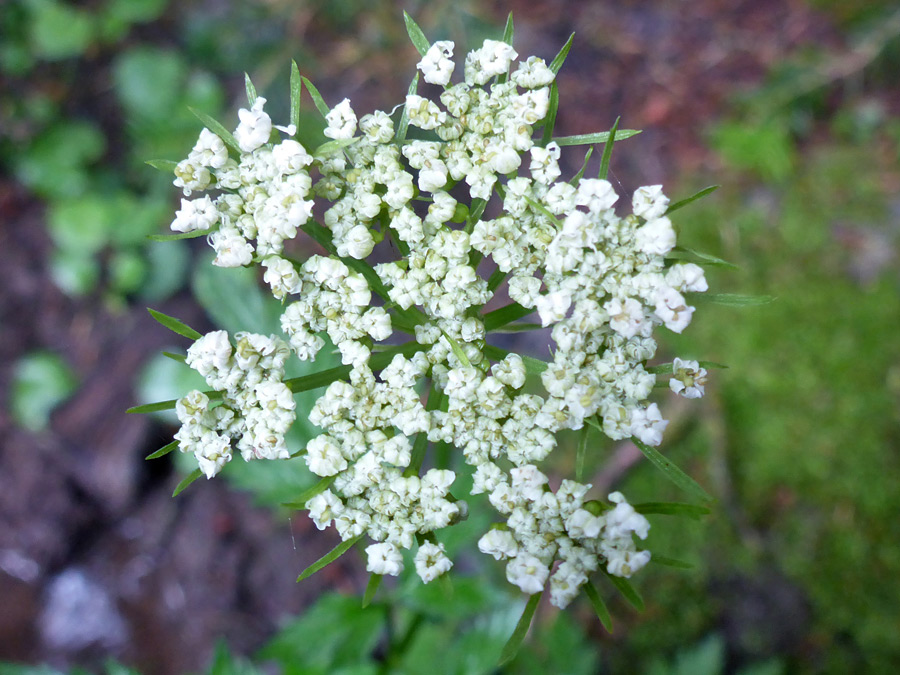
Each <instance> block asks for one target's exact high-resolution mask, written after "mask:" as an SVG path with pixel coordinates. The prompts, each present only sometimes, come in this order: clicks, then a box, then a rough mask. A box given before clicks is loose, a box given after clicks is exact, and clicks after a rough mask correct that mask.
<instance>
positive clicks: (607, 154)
mask: <svg viewBox="0 0 900 675" xmlns="http://www.w3.org/2000/svg"><path fill="white" fill-rule="evenodd" d="M620 119H621V118H620V117H617V118H616V121H615V123H614V124H613V125H612V129H610V130H609V138H607V139H606V145H604V146H603V155H602V156H601V157H600V173H599V174H598V175H597V178H601V179H603V180H606V176H607V175H608V174H609V162H610V160H611V159H612V150H613V144H614V143H615V142H616V140H617V139H616V132H617V131H618V130H619V120H620Z"/></svg>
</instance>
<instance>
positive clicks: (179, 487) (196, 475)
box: [172, 468, 203, 497]
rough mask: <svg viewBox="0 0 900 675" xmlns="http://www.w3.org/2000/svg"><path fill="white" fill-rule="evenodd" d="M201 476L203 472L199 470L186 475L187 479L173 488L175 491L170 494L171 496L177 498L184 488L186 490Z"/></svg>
mask: <svg viewBox="0 0 900 675" xmlns="http://www.w3.org/2000/svg"><path fill="white" fill-rule="evenodd" d="M202 475H203V472H202V471H201V470H200V469H199V468H197V469H194V470H193V471H191V472H190V473H189V474H188V475H187V477H186V478H185V479H184V480H183V481H181V482H180V483H179V484H178V485H177V486H176V487H175V491H174V492H173V493H172V496H173V497H177V496H178V495H180V494H181V493H182V492H184V490H185V488H187V486H188V485H190V484H191V483H193V482H194V481H195V480H197V479H198V478H200V476H202Z"/></svg>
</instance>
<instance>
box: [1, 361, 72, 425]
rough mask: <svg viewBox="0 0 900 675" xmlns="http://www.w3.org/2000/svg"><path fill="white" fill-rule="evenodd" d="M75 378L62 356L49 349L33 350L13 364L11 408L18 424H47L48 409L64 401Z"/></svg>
mask: <svg viewBox="0 0 900 675" xmlns="http://www.w3.org/2000/svg"><path fill="white" fill-rule="evenodd" d="M77 384H78V380H77V378H76V377H75V373H74V372H73V371H72V369H71V368H70V367H69V366H68V365H67V364H66V362H65V361H63V359H62V357H60V356H59V355H58V354H54V353H52V352H32V353H30V354H28V355H26V356H24V357H23V358H22V359H20V360H19V361H18V362H17V363H16V365H15V368H14V372H13V377H12V384H11V388H10V398H11V400H10V412H11V413H12V417H13V419H14V420H15V421H16V423H17V424H19V425H21V426H23V427H25V428H26V429H30V430H32V431H40V430H41V429H44V428H46V426H47V424H48V423H49V421H50V413H51V412H52V411H53V409H54V408H56V407H57V406H58V405H59V404H60V403H62V402H63V401H65V400H66V399H67V398H69V396H70V395H71V394H72V392H74V391H75V387H76V385H77Z"/></svg>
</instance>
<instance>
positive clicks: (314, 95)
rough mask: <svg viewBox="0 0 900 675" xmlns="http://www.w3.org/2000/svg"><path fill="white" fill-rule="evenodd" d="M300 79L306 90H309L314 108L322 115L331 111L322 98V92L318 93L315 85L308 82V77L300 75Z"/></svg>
mask: <svg viewBox="0 0 900 675" xmlns="http://www.w3.org/2000/svg"><path fill="white" fill-rule="evenodd" d="M300 81H301V82H303V84H304V85H306V91H308V92H309V96H310V98H311V99H312V100H313V103H314V104H315V106H316V110H318V111H319V112H320V113H321V114H322V117H325V116H327V115H328V113H330V112H331V108H329V107H328V104H327V103H325V99H324V98H322V94H320V93H319V90H318V89H316V85H314V84H313V83H312V82H310V81H309V78H307V77H305V76H303V75H301V76H300Z"/></svg>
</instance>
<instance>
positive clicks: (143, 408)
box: [125, 398, 178, 415]
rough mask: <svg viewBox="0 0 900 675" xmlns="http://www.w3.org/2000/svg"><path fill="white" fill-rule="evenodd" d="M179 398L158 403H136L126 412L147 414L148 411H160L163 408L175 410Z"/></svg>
mask: <svg viewBox="0 0 900 675" xmlns="http://www.w3.org/2000/svg"><path fill="white" fill-rule="evenodd" d="M176 403H178V400H177V399H174V398H173V399H171V400H170V401H157V402H156V403H145V404H144V405H136V406H133V407H131V408H129V409H128V410H126V411H125V412H126V413H128V414H131V415H146V414H147V413H154V412H160V411H162V410H174V409H175V404H176Z"/></svg>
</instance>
